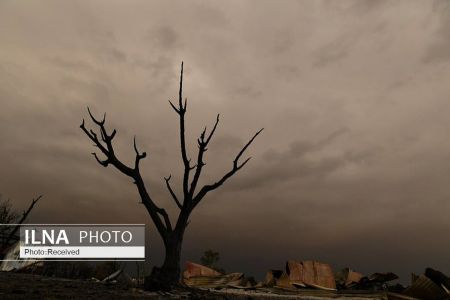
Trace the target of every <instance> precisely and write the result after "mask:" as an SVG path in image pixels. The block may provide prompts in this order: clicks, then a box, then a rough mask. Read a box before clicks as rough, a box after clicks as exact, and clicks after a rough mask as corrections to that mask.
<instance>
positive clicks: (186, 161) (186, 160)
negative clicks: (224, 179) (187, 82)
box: [169, 62, 193, 200]
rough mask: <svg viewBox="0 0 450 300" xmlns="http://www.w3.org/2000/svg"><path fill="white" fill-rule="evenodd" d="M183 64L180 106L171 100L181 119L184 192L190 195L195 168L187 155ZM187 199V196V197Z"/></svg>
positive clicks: (179, 96) (179, 93)
mask: <svg viewBox="0 0 450 300" xmlns="http://www.w3.org/2000/svg"><path fill="white" fill-rule="evenodd" d="M183 65H184V63H183V62H181V73H180V89H179V92H178V108H176V107H175V105H173V103H172V102H170V101H169V103H170V105H171V106H172V108H173V109H174V110H175V111H176V112H177V113H178V116H179V119H180V148H181V158H182V160H183V164H184V174H183V194H184V195H185V196H187V195H189V187H188V185H189V173H190V171H191V170H193V168H192V167H191V166H190V160H189V158H188V155H187V150H186V138H185V125H184V115H185V113H186V106H187V98H186V99H185V101H184V106H183ZM185 200H187V199H186V197H185Z"/></svg>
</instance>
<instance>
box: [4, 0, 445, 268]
mask: <svg viewBox="0 0 450 300" xmlns="http://www.w3.org/2000/svg"><path fill="white" fill-rule="evenodd" d="M449 32H450V6H449V5H448V3H447V2H446V1H435V2H431V1H427V2H426V1H395V2H392V1H284V2H283V3H279V2H276V1H226V2H219V1H217V2H214V1H213V2H205V1H189V2H186V1H180V2H167V1H151V2H148V1H131V2H127V3H124V2H122V1H95V2H81V1H67V2H61V1H46V2H45V3H42V2H41V3H38V2H21V1H8V0H7V1H2V2H1V3H0V41H1V44H2V47H1V48H0V99H1V109H0V125H1V127H0V128H1V130H0V140H1V143H2V146H1V147H0V160H1V166H2V168H0V178H1V181H0V191H1V192H2V193H3V194H4V195H6V196H8V197H11V198H12V199H13V200H14V201H15V205H16V206H17V207H18V208H22V207H25V206H26V204H27V201H28V200H29V199H30V198H31V197H32V196H34V195H36V194H38V193H43V194H45V195H46V196H45V198H44V199H43V201H42V203H40V206H39V207H38V208H37V209H36V210H35V211H34V212H33V218H32V219H33V221H34V222H47V223H51V222H76V223H84V222H85V223H91V222H92V223H96V222H98V223H101V222H110V223H114V222H117V223H123V222H134V223H142V222H146V223H148V224H149V225H148V226H149V228H151V231H153V227H152V225H151V224H150V223H149V218H148V216H147V214H146V212H145V211H144V210H143V207H142V205H140V204H139V199H138V195H137V193H136V191H135V190H134V186H133V185H132V184H131V182H130V181H129V180H128V179H127V178H125V177H124V176H122V174H120V173H118V172H117V171H115V170H113V169H112V168H107V169H104V168H102V167H101V166H99V165H98V164H96V163H95V160H93V158H92V156H91V155H90V153H91V152H92V151H93V150H94V149H93V148H92V147H91V144H90V143H89V141H88V140H87V138H86V137H85V136H83V133H82V132H81V130H79V128H78V126H79V124H80V123H81V120H82V118H86V117H87V112H86V110H85V108H86V106H88V105H89V106H90V107H91V108H92V110H93V111H94V112H95V113H97V114H101V113H103V112H104V111H106V112H107V122H108V126H110V128H116V129H117V131H118V135H117V138H116V139H117V140H116V147H117V152H118V153H119V155H120V157H123V160H125V161H127V162H131V161H132V160H133V148H132V138H133V136H134V135H135V134H136V136H137V139H138V143H139V145H140V148H141V149H145V151H147V152H148V153H149V157H148V158H147V159H146V160H144V161H143V164H142V169H143V172H144V175H145V178H146V181H147V183H148V185H149V189H150V191H151V193H152V196H153V197H154V198H155V199H157V201H158V202H159V203H160V204H161V205H163V206H166V207H168V210H169V211H170V213H171V215H172V216H175V214H176V207H175V205H174V204H173V203H171V201H170V198H169V194H168V193H167V191H166V190H165V187H164V181H163V176H167V175H168V174H170V173H171V174H173V178H174V182H177V183H180V174H181V163H180V162H181V160H180V155H179V148H178V130H177V116H176V115H175V114H174V113H173V111H171V108H170V106H169V105H168V102H167V100H169V99H174V98H176V96H177V88H178V86H177V85H178V76H179V75H178V74H179V66H180V62H181V61H182V60H184V61H185V70H186V72H185V95H186V96H187V97H188V102H189V104H188V119H187V122H188V128H187V130H188V138H189V140H190V141H191V142H190V144H189V150H190V153H191V156H195V151H196V145H195V140H196V137H197V136H198V135H199V133H200V132H201V130H202V128H203V126H204V125H205V124H207V125H209V126H211V125H212V124H213V122H214V120H215V115H216V113H221V124H220V125H219V128H218V132H217V136H216V139H215V140H214V141H212V144H211V147H210V150H209V151H208V153H207V157H206V162H207V166H206V169H207V170H206V173H205V177H204V178H203V183H206V182H210V181H212V180H215V179H216V178H217V177H218V176H220V175H221V174H222V173H223V172H224V171H226V170H227V169H228V168H229V167H230V165H231V160H232V157H233V155H234V154H235V153H236V151H238V150H239V147H240V146H241V145H242V144H243V143H244V142H245V140H246V139H247V138H249V137H250V136H251V135H252V134H253V133H254V132H255V131H256V130H257V129H259V128H261V127H265V128H266V130H265V131H264V134H263V135H261V136H260V137H258V140H256V141H255V144H254V145H253V146H252V148H251V149H249V153H250V154H251V156H252V157H253V159H252V160H251V162H250V163H249V164H248V165H247V166H246V168H245V169H244V170H242V172H241V173H240V174H238V175H237V176H236V177H235V178H233V179H232V180H231V181H230V182H229V183H228V184H226V185H225V186H224V187H223V188H222V189H221V190H220V191H217V192H216V193H215V194H212V195H211V196H210V197H209V198H207V199H205V201H204V203H203V204H201V205H200V206H199V208H198V210H197V211H196V212H195V213H194V216H193V218H192V223H191V225H190V226H189V231H188V232H187V237H186V239H185V240H186V243H185V247H184V258H185V259H194V260H197V259H198V258H199V256H200V255H201V252H202V251H203V250H205V249H207V248H213V249H217V250H219V251H220V253H221V256H222V257H223V265H224V266H225V268H226V269H227V270H230V271H233V270H242V271H245V272H247V273H250V274H253V275H257V276H260V275H261V274H262V272H264V271H265V270H266V269H269V268H276V267H281V266H282V265H283V262H284V260H286V259H288V258H294V259H308V258H312V259H319V260H325V261H328V262H330V263H332V264H333V265H334V266H336V267H342V266H347V265H349V266H351V267H353V268H355V269H357V270H361V271H363V272H372V271H383V270H392V271H395V272H398V273H399V274H400V275H403V276H406V275H407V274H408V272H410V271H416V272H420V271H421V270H422V269H423V268H424V267H425V266H435V267H438V268H440V269H442V270H443V271H446V272H447V273H450V263H449V260H448V253H447V252H448V251H446V249H449V247H450V242H449V241H448V239H445V237H446V236H447V228H449V226H450V218H449V212H450V185H449V184H448V183H449V182H450V163H449V161H450V160H449V158H450V142H449V140H450V139H449V138H448V128H450V118H448V115H449V113H450V101H449V100H448V95H449V94H450V85H449V84H448V78H449V75H450V64H449V60H450V55H449V53H450V40H449V38H448V36H449ZM178 191H179V189H178ZM149 238H150V241H151V246H150V248H151V253H150V255H151V257H152V260H153V261H154V262H155V263H158V262H159V261H160V259H161V253H162V252H161V244H160V241H159V239H158V237H157V235H156V234H155V233H150V235H149Z"/></svg>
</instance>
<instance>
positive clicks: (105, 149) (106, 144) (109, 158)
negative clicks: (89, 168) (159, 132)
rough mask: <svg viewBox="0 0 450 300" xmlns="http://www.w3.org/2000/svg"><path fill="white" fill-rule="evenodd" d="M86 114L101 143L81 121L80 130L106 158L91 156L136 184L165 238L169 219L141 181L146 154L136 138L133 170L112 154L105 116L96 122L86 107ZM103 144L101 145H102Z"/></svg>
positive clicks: (113, 133) (111, 135)
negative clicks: (142, 165) (98, 133)
mask: <svg viewBox="0 0 450 300" xmlns="http://www.w3.org/2000/svg"><path fill="white" fill-rule="evenodd" d="M88 113H89V116H90V117H91V119H92V121H93V122H94V123H95V124H96V125H97V126H98V127H99V130H100V134H101V138H102V141H100V140H99V139H98V136H97V134H96V133H95V132H94V131H93V130H87V129H86V126H85V122H84V119H83V122H82V123H81V125H80V128H81V129H82V130H83V131H84V133H85V134H86V135H87V136H88V137H89V139H90V140H91V141H93V142H94V145H95V146H96V147H97V148H99V149H100V151H101V152H102V153H103V154H104V155H105V156H106V159H105V160H101V159H99V158H98V156H97V154H96V153H92V155H93V156H94V157H95V159H96V160H97V162H98V163H99V164H100V165H102V166H104V167H107V166H108V165H109V164H111V165H113V166H114V167H115V168H117V169H118V170H119V171H120V172H122V173H124V174H125V175H127V176H129V177H131V178H132V179H134V183H135V184H136V186H137V188H138V192H139V195H140V196H141V199H142V203H143V204H144V205H145V207H146V208H147V210H148V212H149V214H150V217H151V218H152V220H153V222H154V223H155V226H156V228H157V229H158V231H159V232H160V234H161V236H167V234H168V233H170V232H171V231H172V225H171V223H170V219H169V217H168V215H167V212H166V211H165V210H164V209H163V208H160V207H158V206H157V205H156V204H155V203H154V202H153V200H152V199H151V197H150V195H149V194H148V192H147V190H146V188H145V184H144V181H143V180H142V177H141V174H140V171H139V162H140V160H141V159H143V158H145V157H146V156H147V154H146V153H145V152H142V153H140V152H139V150H138V148H137V145H136V137H134V139H133V146H134V151H135V153H136V159H135V165H134V168H131V167H129V166H127V165H125V164H124V163H122V162H121V161H120V160H119V159H118V158H117V156H116V154H115V153H114V147H113V145H112V139H113V138H114V136H115V135H116V132H117V131H116V130H115V129H114V130H113V131H112V133H111V134H110V135H109V134H108V133H107V131H106V128H105V121H106V114H104V115H103V119H102V120H101V121H99V120H97V119H96V118H95V117H94V115H93V114H92V113H91V111H90V109H89V107H88ZM102 142H103V143H102ZM160 216H161V217H162V218H163V220H164V223H163V221H162V220H161V218H160Z"/></svg>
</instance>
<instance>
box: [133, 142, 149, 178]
mask: <svg viewBox="0 0 450 300" xmlns="http://www.w3.org/2000/svg"><path fill="white" fill-rule="evenodd" d="M133 147H134V152H136V159H135V163H134V169H135V170H138V169H139V162H140V161H141V159H143V158H145V157H146V156H147V153H146V152H142V154H139V150H138V148H137V146H136V136H134V138H133Z"/></svg>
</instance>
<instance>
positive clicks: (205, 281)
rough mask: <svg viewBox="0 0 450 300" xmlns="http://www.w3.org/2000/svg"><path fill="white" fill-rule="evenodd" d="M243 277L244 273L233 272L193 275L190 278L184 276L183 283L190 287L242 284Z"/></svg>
mask: <svg viewBox="0 0 450 300" xmlns="http://www.w3.org/2000/svg"><path fill="white" fill-rule="evenodd" d="M243 277H244V274H243V273H231V274H226V275H215V276H193V277H189V278H183V283H184V284H186V285H187V286H190V287H202V288H216V287H226V286H240V285H241V283H242V279H243Z"/></svg>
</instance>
